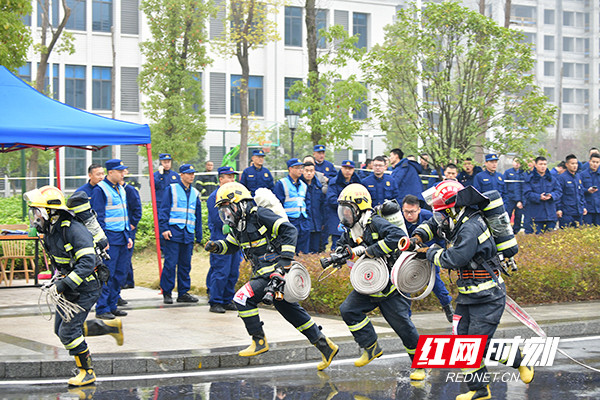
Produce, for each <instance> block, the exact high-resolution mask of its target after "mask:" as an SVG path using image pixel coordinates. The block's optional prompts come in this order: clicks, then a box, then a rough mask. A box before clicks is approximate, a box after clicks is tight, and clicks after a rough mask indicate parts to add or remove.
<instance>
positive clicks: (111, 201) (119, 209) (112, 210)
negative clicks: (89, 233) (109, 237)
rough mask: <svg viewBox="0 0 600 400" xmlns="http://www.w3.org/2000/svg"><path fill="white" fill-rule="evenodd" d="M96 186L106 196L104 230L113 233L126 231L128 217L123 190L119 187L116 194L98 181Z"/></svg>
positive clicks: (125, 196) (105, 184) (109, 187)
mask: <svg viewBox="0 0 600 400" xmlns="http://www.w3.org/2000/svg"><path fill="white" fill-rule="evenodd" d="M98 186H100V188H101V189H102V191H104V195H105V196H106V213H105V215H104V222H105V224H106V228H105V229H106V230H107V231H114V232H123V231H125V230H127V231H128V230H129V217H128V216H127V195H126V194H125V189H123V186H121V185H119V186H118V188H119V191H118V192H117V191H116V190H115V189H113V188H112V187H111V186H110V185H109V184H108V183H106V181H100V182H99V183H98Z"/></svg>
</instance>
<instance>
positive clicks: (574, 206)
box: [556, 171, 587, 215]
mask: <svg viewBox="0 0 600 400" xmlns="http://www.w3.org/2000/svg"><path fill="white" fill-rule="evenodd" d="M558 183H559V185H560V189H561V190H562V196H561V197H560V199H559V200H558V201H557V202H556V210H557V211H562V212H563V214H564V215H583V209H584V208H585V197H584V196H585V195H584V191H585V190H587V189H584V188H583V187H584V186H583V182H582V181H581V174H580V173H579V172H576V173H575V175H573V174H572V173H570V172H569V171H565V172H564V173H562V174H561V175H560V176H559V177H558Z"/></svg>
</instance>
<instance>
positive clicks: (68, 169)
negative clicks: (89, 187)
mask: <svg viewBox="0 0 600 400" xmlns="http://www.w3.org/2000/svg"><path fill="white" fill-rule="evenodd" d="M87 151H88V150H83V149H75V148H73V147H65V175H66V176H65V178H66V179H65V187H66V188H67V189H77V188H78V187H80V186H82V185H84V184H85V182H86V179H85V178H77V179H74V178H69V177H70V176H78V175H84V176H85V175H87V161H86V155H87Z"/></svg>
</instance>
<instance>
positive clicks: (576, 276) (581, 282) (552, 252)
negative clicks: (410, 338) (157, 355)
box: [238, 227, 600, 315]
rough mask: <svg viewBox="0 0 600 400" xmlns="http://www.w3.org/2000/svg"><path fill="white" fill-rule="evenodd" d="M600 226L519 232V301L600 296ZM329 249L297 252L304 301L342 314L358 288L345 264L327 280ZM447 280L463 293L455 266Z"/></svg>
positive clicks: (513, 280)
mask: <svg viewBox="0 0 600 400" xmlns="http://www.w3.org/2000/svg"><path fill="white" fill-rule="evenodd" d="M599 237H600V227H582V228H571V229H565V230H558V231H554V232H549V233H546V234H544V235H523V234H521V235H518V236H517V240H518V242H519V249H520V250H519V254H517V256H516V261H517V265H518V268H519V269H518V271H516V272H514V273H511V276H510V277H506V276H505V277H504V279H505V282H506V287H507V292H508V294H509V295H510V296H511V297H512V298H513V299H514V300H515V301H517V302H518V303H519V304H540V303H554V302H564V301H585V300H597V299H600V251H598V238H599ZM327 255H328V254H325V253H324V254H307V255H300V256H298V257H296V260H298V261H299V262H301V263H302V264H303V265H304V266H306V267H307V269H308V270H309V272H310V275H311V277H312V291H311V295H310V296H309V298H308V299H307V300H305V301H304V302H302V306H303V307H305V308H306V309H307V310H309V311H314V312H318V313H323V314H333V315H339V309H338V308H339V306H340V304H342V302H343V301H344V299H345V298H346V296H347V295H348V293H350V291H351V290H352V286H351V284H350V277H349V276H350V270H349V268H347V267H344V268H342V269H341V270H339V271H338V272H337V273H335V274H334V275H332V276H330V277H329V278H327V279H325V280H324V281H322V282H317V278H318V276H319V274H320V273H321V272H322V269H321V266H320V264H319V258H320V257H324V256H327ZM249 277H250V267H249V265H248V263H246V262H243V263H242V266H241V269H240V280H239V281H238V287H239V286H241V285H242V284H244V283H245V282H247V281H248V279H249ZM441 277H442V280H443V281H444V282H445V283H446V287H447V288H448V290H449V291H450V294H451V295H452V297H453V298H454V299H456V296H457V295H458V292H457V290H456V285H455V284H451V283H450V281H452V282H454V283H455V282H456V280H457V274H456V272H455V271H452V272H450V274H448V271H447V270H442V273H441ZM412 308H413V310H414V311H424V310H439V309H440V304H439V301H438V299H437V297H435V295H434V294H433V293H432V294H431V295H429V296H428V297H427V298H425V299H423V300H417V301H413V305H412Z"/></svg>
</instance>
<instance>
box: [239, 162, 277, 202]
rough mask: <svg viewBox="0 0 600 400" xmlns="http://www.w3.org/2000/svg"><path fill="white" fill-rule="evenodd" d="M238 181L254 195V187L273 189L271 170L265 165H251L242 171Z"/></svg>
mask: <svg viewBox="0 0 600 400" xmlns="http://www.w3.org/2000/svg"><path fill="white" fill-rule="evenodd" d="M240 183H241V184H242V185H244V186H246V188H247V189H248V190H249V191H250V193H251V194H252V196H254V192H256V189H258V188H261V187H264V188H267V189H269V190H273V175H271V171H269V170H268V169H267V168H266V167H262V168H261V169H258V168H256V167H255V166H254V165H251V166H249V167H248V168H246V169H245V170H244V172H242V178H241V179H240Z"/></svg>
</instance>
